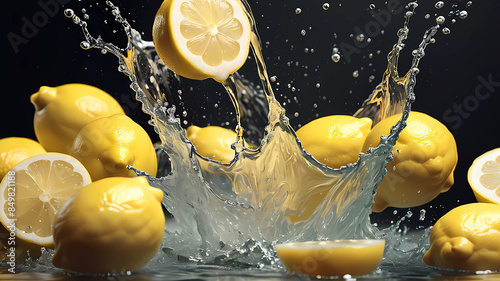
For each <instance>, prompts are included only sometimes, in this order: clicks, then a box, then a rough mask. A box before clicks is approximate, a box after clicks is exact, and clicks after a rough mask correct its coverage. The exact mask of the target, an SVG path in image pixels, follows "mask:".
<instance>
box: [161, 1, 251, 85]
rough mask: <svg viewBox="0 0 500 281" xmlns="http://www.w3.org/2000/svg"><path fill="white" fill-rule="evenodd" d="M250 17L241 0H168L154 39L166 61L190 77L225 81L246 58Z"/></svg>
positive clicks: (162, 7) (163, 4)
mask: <svg viewBox="0 0 500 281" xmlns="http://www.w3.org/2000/svg"><path fill="white" fill-rule="evenodd" d="M250 37H251V28H250V21H249V20H248V16H247V14H246V11H245V9H244V7H243V6H242V5H241V3H240V2H239V1H237V0H165V1H164V2H163V3H162V5H161V7H160V9H159V10H158V12H157V14H156V17H155V20H154V24H153V43H154V45H155V49H156V51H157V53H158V55H159V56H160V58H161V60H162V61H163V62H164V63H165V65H166V66H167V67H168V68H170V69H172V70H173V71H174V72H175V73H177V74H179V75H181V76H184V77H186V78H190V79H196V80H203V79H206V78H213V79H215V80H216V81H218V82H223V81H225V80H226V79H227V78H228V77H229V75H230V74H232V73H234V72H236V71H237V70H238V69H239V68H240V67H241V66H242V65H243V64H244V63H245V61H246V59H247V56H248V50H249V47H250Z"/></svg>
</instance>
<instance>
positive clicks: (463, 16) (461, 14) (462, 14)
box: [458, 10, 468, 19]
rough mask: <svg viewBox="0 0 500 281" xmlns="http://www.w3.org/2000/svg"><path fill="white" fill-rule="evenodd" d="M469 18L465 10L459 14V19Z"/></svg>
mask: <svg viewBox="0 0 500 281" xmlns="http://www.w3.org/2000/svg"><path fill="white" fill-rule="evenodd" d="M467 16H468V13H467V11H465V10H463V11H460V13H458V17H459V18H461V19H465V18H466V17H467Z"/></svg>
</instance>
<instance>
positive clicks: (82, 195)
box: [52, 177, 165, 273]
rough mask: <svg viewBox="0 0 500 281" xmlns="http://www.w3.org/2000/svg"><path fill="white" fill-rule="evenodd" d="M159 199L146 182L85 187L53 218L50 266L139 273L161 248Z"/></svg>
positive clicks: (116, 180)
mask: <svg viewBox="0 0 500 281" xmlns="http://www.w3.org/2000/svg"><path fill="white" fill-rule="evenodd" d="M162 198H163V192H162V191H161V190H159V189H156V188H153V187H151V186H149V184H148V181H147V180H146V179H145V178H144V177H133V178H128V177H110V178H105V179H102V180H99V181H95V182H93V183H92V184H90V185H88V186H86V187H85V188H83V189H82V190H81V191H80V192H79V193H78V194H77V195H75V196H73V197H71V198H70V199H69V200H68V202H67V203H66V204H65V205H64V207H63V209H62V210H61V212H60V214H59V216H57V218H56V222H55V226H54V243H55V247H56V251H55V254H54V257H53V259H52V263H53V264H54V265H55V266H57V267H59V268H64V269H67V270H70V271H75V272H85V273H114V272H123V271H134V270H137V269H139V268H141V267H142V266H143V265H145V264H146V263H147V262H148V261H149V260H150V259H151V258H152V257H153V256H154V255H155V254H156V253H157V252H158V250H159V248H160V245H161V241H162V238H163V232H164V227H165V218H164V216H163V210H162V207H161V200H162Z"/></svg>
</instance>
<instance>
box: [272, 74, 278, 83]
mask: <svg viewBox="0 0 500 281" xmlns="http://www.w3.org/2000/svg"><path fill="white" fill-rule="evenodd" d="M277 78H278V77H276V75H274V76H271V78H270V80H271V82H276V79H277Z"/></svg>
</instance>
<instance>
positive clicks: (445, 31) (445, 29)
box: [443, 27, 451, 34]
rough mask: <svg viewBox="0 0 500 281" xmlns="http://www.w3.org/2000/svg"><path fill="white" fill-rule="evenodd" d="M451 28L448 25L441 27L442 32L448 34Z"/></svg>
mask: <svg viewBox="0 0 500 281" xmlns="http://www.w3.org/2000/svg"><path fill="white" fill-rule="evenodd" d="M450 32H451V30H450V29H449V28H448V27H443V34H450Z"/></svg>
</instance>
